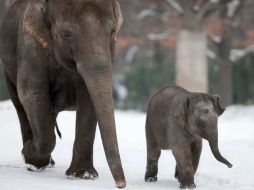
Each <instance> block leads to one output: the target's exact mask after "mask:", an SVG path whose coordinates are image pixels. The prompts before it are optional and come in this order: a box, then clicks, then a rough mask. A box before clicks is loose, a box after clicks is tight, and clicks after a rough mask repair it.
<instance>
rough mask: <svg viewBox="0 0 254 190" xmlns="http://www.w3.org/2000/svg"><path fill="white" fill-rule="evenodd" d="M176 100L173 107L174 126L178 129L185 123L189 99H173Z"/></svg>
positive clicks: (187, 97) (186, 97)
mask: <svg viewBox="0 0 254 190" xmlns="http://www.w3.org/2000/svg"><path fill="white" fill-rule="evenodd" d="M175 98H176V99H178V100H177V101H175V103H174V106H172V107H173V108H174V118H175V121H176V124H177V125H178V126H180V127H185V125H186V121H187V110H188V108H189V107H190V97H189V96H185V97H179V96H178V97H175Z"/></svg>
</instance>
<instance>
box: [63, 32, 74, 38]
mask: <svg viewBox="0 0 254 190" xmlns="http://www.w3.org/2000/svg"><path fill="white" fill-rule="evenodd" d="M62 36H63V37H64V38H66V39H69V38H71V37H72V33H71V32H70V31H67V30H65V31H63V32H62Z"/></svg>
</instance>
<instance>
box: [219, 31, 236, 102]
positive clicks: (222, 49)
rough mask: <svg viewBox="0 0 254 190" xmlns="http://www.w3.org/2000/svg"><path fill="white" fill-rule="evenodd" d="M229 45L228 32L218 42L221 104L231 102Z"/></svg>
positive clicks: (231, 85) (231, 86)
mask: <svg viewBox="0 0 254 190" xmlns="http://www.w3.org/2000/svg"><path fill="white" fill-rule="evenodd" d="M230 47H231V39H230V34H226V35H225V36H224V37H223V39H222V42H221V43H219V44H218V57H219V66H220V68H219V81H218V90H219V92H218V93H219V95H220V97H221V102H222V105H223V106H228V105H231V104H232V103H233V97H232V94H233V84H232V63H231V61H230V59H229V54H230Z"/></svg>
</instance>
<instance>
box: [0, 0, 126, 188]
mask: <svg viewBox="0 0 254 190" xmlns="http://www.w3.org/2000/svg"><path fill="white" fill-rule="evenodd" d="M121 24H122V15H121V10H120V5H119V2H118V1H117V0H64V1H63V0H16V1H15V3H14V4H13V5H12V7H11V8H10V9H9V11H8V13H7V15H6V17H5V19H4V22H3V25H2V28H1V33H0V58H1V60H2V63H3V65H4V70H5V73H6V80H7V84H8V87H9V92H10V95H11V99H12V101H13V103H14V105H15V107H16V110H17V113H18V116H19V119H20V124H21V132H22V138H23V150H22V153H23V155H24V158H25V162H26V163H27V164H30V165H33V166H34V167H35V168H37V169H43V168H45V167H47V166H48V165H49V164H54V161H53V160H52V159H51V152H52V151H53V149H54V147H55V143H56V139H55V138H56V137H55V133H54V127H55V125H56V117H57V114H58V113H59V112H60V111H63V110H77V118H76V137H75V143H74V148H73V158H72V162H71V165H70V167H69V169H68V170H67V171H66V174H67V175H68V176H74V177H78V178H82V179H94V178H97V176H98V173H97V171H96V170H95V169H94V166H93V143H94V136H95V129H96V123H97V121H98V123H99V128H100V131H101V136H102V141H103V145H104V150H105V153H106V157H107V161H108V164H109V167H110V169H111V172H112V175H113V177H114V179H115V182H116V186H117V187H119V188H122V187H125V178H124V173H123V169H122V165H121V160H120V156H119V151H118V145H117V137H116V129H115V119H114V107H113V99H112V60H113V54H114V44H115V42H116V40H117V34H118V32H119V29H120V26H121ZM30 169H32V168H30Z"/></svg>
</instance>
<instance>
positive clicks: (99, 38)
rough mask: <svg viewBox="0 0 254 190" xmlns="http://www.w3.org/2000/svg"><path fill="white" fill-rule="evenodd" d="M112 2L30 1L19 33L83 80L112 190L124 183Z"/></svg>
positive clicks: (117, 22)
mask: <svg viewBox="0 0 254 190" xmlns="http://www.w3.org/2000/svg"><path fill="white" fill-rule="evenodd" d="M122 21H123V19H122V13H121V9H120V5H119V2H118V0H75V1H74V0H64V1H63V0H31V1H30V4H28V6H27V9H26V11H25V15H24V21H23V28H22V30H23V31H24V32H26V33H28V34H30V35H31V36H32V37H33V38H34V39H35V40H37V41H38V43H39V44H41V46H42V47H43V48H45V49H50V50H51V51H50V52H52V54H53V55H54V59H55V60H56V61H57V63H58V64H61V65H62V66H64V67H65V68H66V69H68V70H69V71H70V73H71V74H78V75H80V77H81V78H82V79H83V80H84V82H85V84H86V86H87V89H88V91H89V93H90V96H91V99H92V102H93V106H94V109H95V112H96V116H97V120H98V123H99V128H100V131H101V136H102V141H103V146H104V150H105V154H106V157H107V161H108V164H109V167H110V169H111V172H112V175H113V177H114V179H115V181H116V185H117V187H124V186H125V178H124V173H123V169H122V166H121V160H120V155H119V150H118V144H117V136H116V128H115V118H114V107H113V98H112V62H113V55H114V45H115V42H116V41H117V35H118V32H119V30H120V27H121V24H122Z"/></svg>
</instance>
